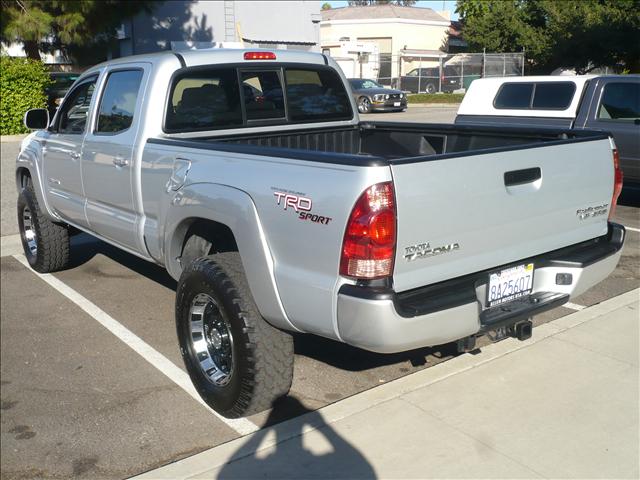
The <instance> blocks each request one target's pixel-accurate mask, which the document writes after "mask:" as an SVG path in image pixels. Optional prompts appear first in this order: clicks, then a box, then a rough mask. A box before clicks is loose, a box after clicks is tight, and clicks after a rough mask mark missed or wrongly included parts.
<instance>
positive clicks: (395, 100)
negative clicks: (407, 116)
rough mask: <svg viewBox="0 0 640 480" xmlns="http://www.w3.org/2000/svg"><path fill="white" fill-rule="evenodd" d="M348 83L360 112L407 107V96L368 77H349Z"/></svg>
mask: <svg viewBox="0 0 640 480" xmlns="http://www.w3.org/2000/svg"><path fill="white" fill-rule="evenodd" d="M349 84H350V85H351V90H352V91H353V98H355V100H356V103H357V104H358V111H359V112H360V113H369V112H393V111H396V112H401V111H403V110H406V109H407V96H406V95H405V94H404V93H402V92H401V91H400V90H392V89H390V88H385V87H383V86H382V85H380V84H379V83H378V82H376V81H374V80H369V79H368V78H350V79H349Z"/></svg>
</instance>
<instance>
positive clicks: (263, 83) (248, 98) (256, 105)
mask: <svg viewBox="0 0 640 480" xmlns="http://www.w3.org/2000/svg"><path fill="white" fill-rule="evenodd" d="M241 80H242V91H243V93H244V108H245V112H246V116H247V120H265V119H271V118H284V117H285V111H284V94H283V93H282V81H281V80H280V72H279V71H277V70H258V71H249V72H246V71H243V72H241Z"/></svg>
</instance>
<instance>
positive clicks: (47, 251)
mask: <svg viewBox="0 0 640 480" xmlns="http://www.w3.org/2000/svg"><path fill="white" fill-rule="evenodd" d="M18 227H19V230H20V239H21V240H22V248H23V249H24V255H25V257H26V258H27V260H28V262H29V265H31V268H33V269H34V270H35V271H36V272H40V273H48V272H55V271H57V270H62V269H64V268H66V267H67V266H68V264H69V230H68V228H67V226H66V225H62V224H59V223H54V222H52V221H51V220H50V219H49V218H48V217H47V216H46V215H44V214H43V213H42V210H40V206H39V204H38V199H37V198H36V194H35V191H34V189H33V183H32V182H31V179H27V180H26V183H25V185H24V187H23V188H22V189H21V190H20V193H19V195H18Z"/></svg>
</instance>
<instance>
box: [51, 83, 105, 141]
mask: <svg viewBox="0 0 640 480" xmlns="http://www.w3.org/2000/svg"><path fill="white" fill-rule="evenodd" d="M95 86H96V80H95V79H94V80H91V81H89V82H86V83H83V84H81V85H78V86H77V87H76V88H75V89H74V90H73V91H72V92H71V93H70V94H69V97H67V99H66V100H65V102H64V104H63V105H62V108H61V109H60V113H59V115H58V132H59V133H83V132H84V129H85V126H86V124H87V116H88V115H89V105H90V104H91V97H92V96H93V91H94V90H95Z"/></svg>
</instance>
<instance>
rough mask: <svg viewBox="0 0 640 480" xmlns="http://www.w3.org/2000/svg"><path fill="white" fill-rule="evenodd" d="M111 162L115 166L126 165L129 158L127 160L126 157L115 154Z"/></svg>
mask: <svg viewBox="0 0 640 480" xmlns="http://www.w3.org/2000/svg"><path fill="white" fill-rule="evenodd" d="M113 164H114V165H115V166H116V167H120V168H122V167H126V166H127V165H129V160H127V159H126V158H124V157H123V156H122V155H116V156H115V157H114V159H113Z"/></svg>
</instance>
